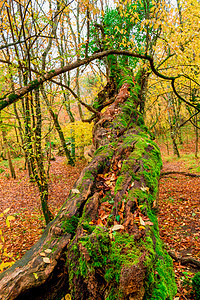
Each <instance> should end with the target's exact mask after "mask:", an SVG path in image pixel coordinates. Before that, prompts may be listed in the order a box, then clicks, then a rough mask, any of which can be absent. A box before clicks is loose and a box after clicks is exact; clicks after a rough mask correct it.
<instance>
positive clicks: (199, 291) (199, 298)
mask: <svg viewBox="0 0 200 300" xmlns="http://www.w3.org/2000/svg"><path fill="white" fill-rule="evenodd" d="M192 287H193V290H194V292H195V297H196V298H195V299H196V300H200V272H198V273H197V274H196V275H195V276H194V277H193V278H192Z"/></svg>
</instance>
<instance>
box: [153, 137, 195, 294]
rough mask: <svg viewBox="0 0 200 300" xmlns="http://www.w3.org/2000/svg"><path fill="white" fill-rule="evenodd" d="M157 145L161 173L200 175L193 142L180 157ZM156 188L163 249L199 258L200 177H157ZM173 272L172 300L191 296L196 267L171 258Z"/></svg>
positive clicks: (186, 143) (174, 175)
mask: <svg viewBox="0 0 200 300" xmlns="http://www.w3.org/2000/svg"><path fill="white" fill-rule="evenodd" d="M158 144H159V146H160V149H161V153H162V157H163V169H162V172H169V171H171V172H186V173H192V174H200V172H199V171H200V159H199V158H195V156H194V152H195V142H192V141H191V142H185V143H184V144H183V145H182V147H181V149H180V154H181V159H177V158H176V157H174V156H169V155H168V153H167V148H166V146H165V145H164V144H163V143H158ZM170 154H171V151H170ZM199 157H200V154H199ZM159 190H160V191H159V214H158V222H159V227H160V236H161V238H162V240H163V241H164V243H165V244H166V249H168V250H173V252H174V253H175V255H176V256H177V255H178V256H180V257H182V258H191V257H192V258H194V259H195V260H198V261H200V231H199V228H200V205H199V204H200V177H199V178H198V177H190V176H186V175H183V174H182V175H181V174H169V175H165V176H162V177H161V179H160V186H159ZM174 271H175V276H176V282H177V287H178V293H177V295H176V298H175V299H176V300H178V299H179V300H182V299H194V295H193V294H192V291H191V290H192V288H191V278H192V277H193V276H194V274H195V273H196V272H197V271H199V269H197V268H194V266H193V265H192V264H190V265H188V264H187V265H182V264H181V263H180V261H175V260H174Z"/></svg>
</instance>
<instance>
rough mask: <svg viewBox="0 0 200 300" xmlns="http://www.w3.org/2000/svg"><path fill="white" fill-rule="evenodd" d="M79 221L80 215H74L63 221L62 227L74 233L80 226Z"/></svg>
mask: <svg viewBox="0 0 200 300" xmlns="http://www.w3.org/2000/svg"><path fill="white" fill-rule="evenodd" d="M78 221H79V218H78V217H76V216H72V217H70V218H68V219H67V220H65V221H64V222H63V224H62V226H61V228H63V230H64V232H68V233H71V234H74V233H75V231H76V228H77V226H78Z"/></svg>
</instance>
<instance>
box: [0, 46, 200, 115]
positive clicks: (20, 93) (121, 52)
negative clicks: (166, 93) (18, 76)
mask: <svg viewBox="0 0 200 300" xmlns="http://www.w3.org/2000/svg"><path fill="white" fill-rule="evenodd" d="M111 54H117V55H127V56H131V57H137V58H141V59H146V60H148V61H149V63H150V67H151V70H152V71H153V73H154V74H155V75H157V76H158V77H160V78H163V79H165V80H170V81H171V85H172V89H173V91H174V93H175V95H176V96H177V97H178V98H179V99H180V100H182V101H183V102H185V103H187V104H188V105H190V106H192V107H194V108H195V109H196V110H198V111H200V109H199V108H198V107H196V106H195V105H193V104H192V103H190V102H188V101H187V100H185V99H184V98H183V97H182V96H180V95H179V94H178V92H177V91H176V88H175V85H174V83H175V80H176V79H177V78H179V77H180V76H181V75H178V76H166V75H163V74H161V73H160V72H159V71H158V70H157V69H156V68H155V66H154V61H153V57H151V56H149V55H143V54H139V53H133V52H130V51H127V50H113V49H111V50H106V51H102V52H99V53H95V54H93V55H91V56H90V57H87V58H84V59H78V60H76V61H75V62H73V63H69V64H67V65H65V66H64V67H61V68H57V69H55V70H51V71H50V72H47V73H46V74H44V75H43V76H40V77H39V78H38V79H37V80H34V81H33V82H30V83H29V84H28V85H27V86H24V87H22V88H20V89H19V90H18V91H17V92H16V93H15V94H10V95H9V96H8V97H5V98H4V97H3V98H1V99H2V100H1V101H0V110H2V109H3V108H5V107H7V106H9V105H11V104H12V103H15V102H17V101H18V99H20V98H22V97H23V96H24V95H26V94H27V93H28V92H30V91H32V90H33V89H35V88H36V87H38V86H39V85H41V84H42V83H44V82H46V81H48V80H51V79H52V78H54V77H56V76H58V75H60V74H63V73H65V72H68V71H72V70H74V69H76V68H79V67H81V66H83V65H86V64H88V63H90V62H92V61H93V60H96V59H102V58H103V57H106V56H108V55H111Z"/></svg>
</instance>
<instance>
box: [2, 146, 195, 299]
mask: <svg viewBox="0 0 200 300" xmlns="http://www.w3.org/2000/svg"><path fill="white" fill-rule="evenodd" d="M158 144H159V146H160V148H161V152H162V156H163V170H162V172H167V171H176V172H177V171H178V172H180V171H185V172H188V173H195V174H200V160H199V159H196V158H194V154H193V153H194V143H193V142H186V143H185V144H184V145H183V146H182V149H181V151H180V152H181V156H182V157H181V159H176V158H175V157H174V156H169V154H172V153H171V149H170V151H169V153H168V152H167V147H166V145H165V144H164V143H163V142H162V141H158ZM84 165H85V162H83V161H81V162H77V164H76V166H75V167H70V166H68V165H67V164H66V162H65V158H64V157H56V161H52V164H51V176H50V184H49V194H50V197H49V206H50V209H51V211H52V212H53V214H54V215H56V213H57V211H58V210H59V208H60V207H61V206H62V204H63V203H64V201H65V200H66V198H67V196H68V193H69V190H70V189H71V188H72V186H73V183H74V182H75V181H76V179H77V178H78V176H79V174H80V172H81V170H82V169H83V167H84ZM0 167H1V168H0V170H2V169H3V170H4V171H3V172H2V173H1V174H0V214H1V213H2V212H3V211H5V210H6V209H7V208H10V210H9V212H7V213H6V214H5V215H4V216H3V217H0V229H1V230H2V232H3V236H4V238H5V242H4V250H5V248H7V250H6V252H5V251H4V257H3V259H4V260H12V259H11V258H6V257H5V256H6V255H7V254H8V255H9V253H12V254H13V257H14V258H15V259H19V258H20V257H21V256H22V255H23V254H24V252H25V251H27V250H28V249H29V248H30V247H31V246H32V245H33V244H34V243H35V242H36V241H37V240H38V238H39V236H40V235H41V233H42V231H43V229H44V219H43V217H42V213H41V209H40V201H39V195H38V192H37V187H36V185H35V184H33V183H30V182H29V180H28V176H27V171H24V170H23V169H22V163H21V162H20V163H18V164H17V165H15V168H16V171H17V179H15V180H14V179H10V178H8V177H9V176H8V173H9V171H8V169H7V167H6V166H5V165H3V164H2V163H1V164H0ZM199 198H200V178H198V177H197V178H193V177H189V176H185V175H180V174H169V175H164V176H163V177H161V179H160V193H159V213H158V221H159V226H160V235H161V238H162V239H163V241H164V243H165V244H166V249H168V250H169V249H170V250H173V251H174V252H175V255H180V256H181V257H192V258H194V259H196V260H200V243H199V239H200V232H199V228H200V221H199V220H200V208H199ZM8 215H13V216H15V220H14V221H10V223H11V227H10V228H8V227H7V226H6V223H5V221H6V216H8ZM0 216H1V215H0ZM0 251H2V250H0ZM0 253H1V252H0ZM1 255H2V254H1ZM174 270H175V275H176V280H177V286H178V293H177V295H176V298H175V299H176V300H178V299H179V300H182V299H194V297H193V295H192V294H191V277H192V276H193V275H194V273H195V272H197V269H195V268H194V267H193V266H192V265H182V264H181V263H180V261H174Z"/></svg>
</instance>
